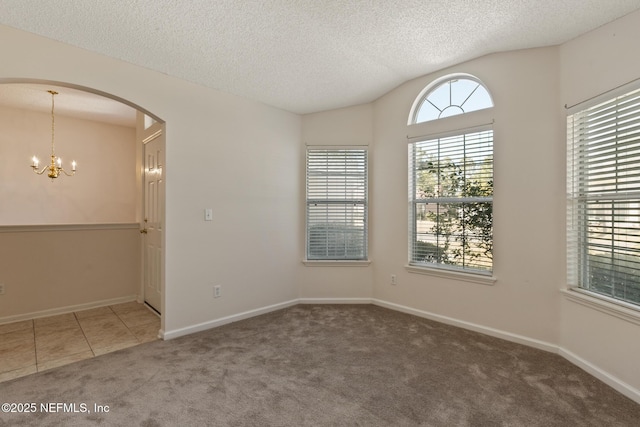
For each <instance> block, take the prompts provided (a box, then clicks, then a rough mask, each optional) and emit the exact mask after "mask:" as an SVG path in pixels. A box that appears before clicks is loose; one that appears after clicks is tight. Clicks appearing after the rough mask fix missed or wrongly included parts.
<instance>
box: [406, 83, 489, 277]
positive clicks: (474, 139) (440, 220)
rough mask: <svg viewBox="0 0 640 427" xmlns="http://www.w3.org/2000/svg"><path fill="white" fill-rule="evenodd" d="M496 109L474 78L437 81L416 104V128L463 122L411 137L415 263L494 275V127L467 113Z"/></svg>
mask: <svg viewBox="0 0 640 427" xmlns="http://www.w3.org/2000/svg"><path fill="white" fill-rule="evenodd" d="M491 107H493V100H492V98H491V94H490V93H489V91H488V90H487V88H486V87H485V86H484V85H483V84H482V82H481V81H480V79H478V78H476V77H475V76H472V75H470V74H453V75H449V76H444V77H442V78H440V79H437V80H435V81H433V82H432V83H431V84H429V85H427V87H425V89H424V90H423V91H422V92H421V93H420V94H419V95H418V97H417V98H416V100H415V101H414V103H413V106H412V108H411V112H410V114H409V123H408V124H409V126H412V125H417V124H419V123H423V122H429V121H432V120H441V119H445V118H447V117H451V116H456V115H462V116H463V117H458V118H456V119H453V120H446V121H445V120H443V121H442V122H441V123H439V124H438V126H436V128H437V129H438V132H439V133H438V134H436V135H425V136H423V137H421V136H416V137H411V138H410V142H409V156H408V157H409V265H410V266H412V267H418V268H420V267H431V268H433V267H436V268H438V269H439V271H443V270H449V271H450V272H451V273H453V272H455V271H457V272H463V273H475V275H476V277H478V275H486V276H491V274H492V271H493V129H492V125H491V124H485V125H480V123H482V122H480V123H478V119H479V118H480V117H484V118H486V117H487V114H480V115H478V114H477V113H471V114H468V113H470V112H475V111H477V110H484V109H489V108H491ZM484 123H486V122H484ZM421 126H422V127H419V128H416V129H422V130H424V129H427V128H426V127H425V125H421ZM424 271H427V270H426V269H425V270H424ZM482 283H485V281H484V280H483V281H482Z"/></svg>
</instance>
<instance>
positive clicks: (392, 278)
mask: <svg viewBox="0 0 640 427" xmlns="http://www.w3.org/2000/svg"><path fill="white" fill-rule="evenodd" d="M391 284H392V285H394V286H395V285H397V284H398V280H397V279H396V275H395V274H392V275H391Z"/></svg>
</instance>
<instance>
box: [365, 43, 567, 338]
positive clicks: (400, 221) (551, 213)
mask: <svg viewBox="0 0 640 427" xmlns="http://www.w3.org/2000/svg"><path fill="white" fill-rule="evenodd" d="M451 73H470V74H472V75H474V76H476V77H478V78H480V79H481V80H482V81H483V82H484V83H485V85H486V86H487V88H488V89H489V91H490V92H491V94H492V96H493V100H494V103H495V107H494V108H493V109H492V110H485V111H479V112H477V113H471V114H475V116H476V117H477V118H476V119H475V120H477V122H478V124H481V123H483V122H484V123H489V122H491V120H494V121H495V122H494V124H493V129H494V141H495V142H494V156H495V160H494V170H495V172H494V179H495V184H494V188H495V189H494V218H495V220H494V260H495V262H494V275H495V276H496V277H497V281H496V282H495V285H493V286H488V285H483V284H477V283H469V282H462V281H458V280H453V279H448V278H440V277H436V276H429V275H422V274H415V273H409V272H407V271H406V270H405V265H406V264H407V259H408V255H407V247H408V239H409V237H408V225H407V224H408V190H407V180H408V178H407V173H408V172H407V135H411V136H414V135H419V134H425V133H426V134H429V133H432V132H434V131H435V126H436V125H435V124H434V125H431V124H425V125H416V126H411V127H408V126H407V120H408V116H409V110H410V108H411V106H412V104H413V102H414V100H415V98H416V97H417V96H418V94H419V93H420V91H421V90H422V89H423V88H424V87H425V86H426V85H428V84H429V83H430V82H432V81H433V80H434V79H436V78H439V77H441V76H443V75H447V74H451ZM558 92H559V86H558V55H557V48H541V49H531V50H523V51H516V52H507V53H501V54H495V55H489V56H486V57H483V58H480V59H477V60H474V61H470V62H467V63H463V64H459V65H457V66H455V67H451V68H449V69H446V70H442V71H441V72H438V73H435V74H432V75H428V76H425V77H421V78H419V79H416V80H413V81H410V82H407V83H405V84H403V85H402V86H400V87H398V88H397V89H395V90H393V91H391V92H390V93H388V94H387V95H385V96H383V97H382V98H380V99H379V100H378V101H376V102H375V103H374V110H375V117H374V136H375V138H374V150H375V160H374V162H373V165H372V170H374V173H373V177H372V180H373V183H372V186H373V187H374V188H375V193H374V195H373V198H372V199H373V200H372V203H371V204H372V212H373V215H374V218H375V221H372V223H371V225H372V227H373V233H372V234H373V235H374V236H375V240H374V243H373V247H374V252H373V259H375V260H376V263H375V266H374V296H375V298H377V299H381V300H384V301H387V302H391V303H394V304H399V305H402V306H407V307H410V308H413V309H418V310H422V311H425V312H427V313H431V314H434V315H438V316H445V317H449V318H453V319H457V320H459V321H463V322H468V323H472V324H477V325H482V326H483V327H485V328H494V329H497V330H501V331H504V332H507V333H510V334H514V335H521V336H525V337H528V338H530V339H534V340H538V341H542V342H546V343H556V342H557V341H558V329H557V325H558V320H559V310H558V307H559V301H558V289H559V285H560V283H561V277H562V274H563V269H562V268H563V267H562V266H563V263H562V259H563V253H564V248H563V247H562V237H561V236H562V235H563V232H564V231H563V230H564V213H563V211H562V207H561V204H562V200H563V194H564V191H563V188H564V185H563V183H564V175H563V161H562V153H563V150H564V145H563V144H562V121H561V118H560V107H559V98H558ZM451 120H458V121H459V120H461V119H459V118H452V119H451ZM391 274H396V275H397V280H398V284H397V285H396V286H392V285H390V281H389V276H390V275H391Z"/></svg>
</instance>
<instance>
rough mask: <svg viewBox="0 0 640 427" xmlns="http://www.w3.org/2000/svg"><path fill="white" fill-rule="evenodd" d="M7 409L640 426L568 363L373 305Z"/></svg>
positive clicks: (16, 421) (24, 381)
mask: <svg viewBox="0 0 640 427" xmlns="http://www.w3.org/2000/svg"><path fill="white" fill-rule="evenodd" d="M0 402H2V403H4V402H15V403H16V404H31V403H34V404H35V409H36V412H35V413H0V425H2V426H16V425H37V426H60V425H64V426H76V425H77V426H87V425H102V426H113V425H120V426H125V425H126V426H178V425H180V426H187V425H188V426H194V425H211V426H418V425H420V426H598V427H600V426H638V425H639V423H640V405H638V404H636V403H634V402H633V401H631V400H630V399H627V398H626V397H624V396H623V395H621V394H619V393H618V392H616V391H614V390H613V389H611V388H610V387H608V386H606V385H605V384H603V383H602V382H600V381H598V380H596V379H595V378H593V377H592V376H590V375H588V374H587V373H585V372H584V371H582V370H580V369H579V368H577V367H575V366H573V365H572V364H570V363H569V362H567V361H566V360H564V359H562V358H561V357H559V356H557V355H554V354H550V353H546V352H543V351H539V350H535V349H531V348H528V347H524V346H521V345H518V344H513V343H510V342H506V341H502V340H499V339H496V338H492V337H488V336H484V335H481V334H478V333H474V332H470V331H466V330H463V329H458V328H455V327H451V326H447V325H443V324H439V323H435V322H432V321H429V320H425V319H422V318H417V317H413V316H410V315H406V314H402V313H397V312H394V311H391V310H387V309H384V308H380V307H376V306H371V305H363V306H336V305H329V306H308V305H299V306H295V307H292V308H288V309H285V310H281V311H278V312H275V313H271V314H267V315H264V316H259V317H255V318H253V319H249V320H245V321H241V322H237V323H234V324H231V325H227V326H223V327H220V328H217V329H212V330H209V331H205V332H201V333H198V334H193V335H190V336H187V337H182V338H178V339H175V340H171V341H165V342H163V341H158V342H152V343H147V344H143V345H140V346H138V347H134V348H129V349H125V350H121V351H118V352H115V353H111V354H107V355H104V356H100V357H96V358H94V359H90V360H85V361H81V362H78V363H76V364H73V365H68V366H63V367H60V368H56V369H53V370H50V371H46V372H41V373H37V374H34V375H31V376H28V377H24V378H20V379H17V380H13V381H9V382H6V383H2V384H0ZM43 404H44V407H43ZM64 404H66V406H65V405H64ZM94 405H102V407H103V408H106V407H107V406H108V411H109V412H95V406H94ZM32 408H33V407H32ZM45 408H47V409H49V410H52V409H53V410H55V411H57V412H48V413H47V412H44V409H45ZM23 409H24V405H23ZM65 410H75V411H76V412H71V413H69V412H64V411H65ZM85 411H86V412H85Z"/></svg>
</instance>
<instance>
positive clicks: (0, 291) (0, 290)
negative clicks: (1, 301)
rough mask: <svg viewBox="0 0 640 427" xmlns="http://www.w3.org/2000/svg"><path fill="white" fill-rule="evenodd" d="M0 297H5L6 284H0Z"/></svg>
mask: <svg viewBox="0 0 640 427" xmlns="http://www.w3.org/2000/svg"><path fill="white" fill-rule="evenodd" d="M0 295H4V283H0Z"/></svg>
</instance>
